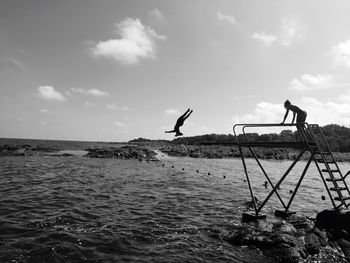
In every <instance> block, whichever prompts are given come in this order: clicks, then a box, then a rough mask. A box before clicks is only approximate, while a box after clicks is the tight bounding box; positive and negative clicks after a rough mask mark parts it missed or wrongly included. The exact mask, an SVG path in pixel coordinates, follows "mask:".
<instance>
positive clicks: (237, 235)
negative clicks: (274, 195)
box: [212, 210, 350, 263]
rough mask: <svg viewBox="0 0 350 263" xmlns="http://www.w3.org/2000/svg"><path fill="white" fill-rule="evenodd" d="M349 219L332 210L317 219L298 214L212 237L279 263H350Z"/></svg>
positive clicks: (268, 220) (274, 218) (251, 224)
mask: <svg viewBox="0 0 350 263" xmlns="http://www.w3.org/2000/svg"><path fill="white" fill-rule="evenodd" d="M349 216H350V214H349V215H348V214H339V213H337V212H335V211H331V210H325V211H322V212H320V213H319V214H318V215H317V217H316V219H311V218H309V217H306V216H304V215H296V214H294V215H291V216H289V217H287V218H286V219H281V218H277V217H274V216H269V217H267V218H266V219H263V220H257V221H254V222H250V223H242V224H239V225H235V226H232V227H231V228H230V229H228V230H227V231H226V232H224V233H222V232H220V231H217V232H215V231H214V232H213V233H212V235H213V236H215V237H218V238H221V239H223V240H225V241H227V242H229V243H231V244H232V245H234V246H248V247H251V248H253V249H257V250H258V251H260V253H262V254H264V255H265V256H269V257H271V258H273V259H274V260H276V262H283V263H301V262H306V263H311V262H313V263H314V262H318V263H342V262H350V261H349V260H350V235H349V225H350V220H349ZM340 222H343V224H341V223H340Z"/></svg>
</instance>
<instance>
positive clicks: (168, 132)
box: [165, 130, 176, 133]
mask: <svg viewBox="0 0 350 263" xmlns="http://www.w3.org/2000/svg"><path fill="white" fill-rule="evenodd" d="M173 132H176V131H175V130H172V131H165V133H173Z"/></svg>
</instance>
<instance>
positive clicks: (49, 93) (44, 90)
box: [38, 86, 66, 101]
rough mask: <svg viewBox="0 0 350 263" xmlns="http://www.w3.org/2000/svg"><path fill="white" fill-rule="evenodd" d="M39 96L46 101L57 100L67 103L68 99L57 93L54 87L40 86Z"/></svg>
mask: <svg viewBox="0 0 350 263" xmlns="http://www.w3.org/2000/svg"><path fill="white" fill-rule="evenodd" d="M38 92H39V96H40V97H41V98H43V99H46V100H57V101H65V100H66V98H65V97H64V96H63V95H62V93H60V92H59V91H56V90H55V88H54V87H52V86H40V87H38Z"/></svg>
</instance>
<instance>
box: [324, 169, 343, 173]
mask: <svg viewBox="0 0 350 263" xmlns="http://www.w3.org/2000/svg"><path fill="white" fill-rule="evenodd" d="M322 172H332V173H339V170H338V169H329V170H328V169H322Z"/></svg>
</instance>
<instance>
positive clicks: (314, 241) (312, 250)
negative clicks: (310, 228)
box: [305, 233, 321, 255]
mask: <svg viewBox="0 0 350 263" xmlns="http://www.w3.org/2000/svg"><path fill="white" fill-rule="evenodd" d="M305 247H306V249H307V251H308V253H309V254H310V255H314V254H317V253H319V252H320V247H321V243H320V241H319V240H318V237H317V236H316V235H315V234H314V233H310V234H307V235H306V236H305Z"/></svg>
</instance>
